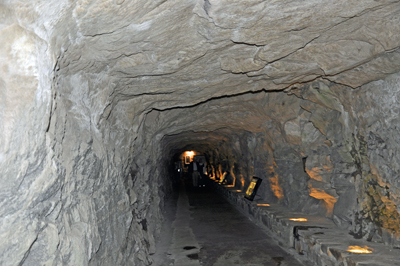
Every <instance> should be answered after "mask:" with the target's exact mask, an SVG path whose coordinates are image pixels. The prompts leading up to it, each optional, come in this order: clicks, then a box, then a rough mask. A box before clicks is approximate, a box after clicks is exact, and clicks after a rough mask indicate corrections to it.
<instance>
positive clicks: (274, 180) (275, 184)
mask: <svg viewBox="0 0 400 266" xmlns="http://www.w3.org/2000/svg"><path fill="white" fill-rule="evenodd" d="M272 164H273V166H269V167H268V172H270V173H274V176H272V177H269V184H270V187H271V190H272V191H273V192H274V194H275V196H276V197H277V198H278V200H281V199H283V189H282V188H281V186H280V185H279V177H278V175H277V174H276V172H275V170H274V169H275V168H278V166H277V165H276V163H275V161H273V162H272ZM274 167H275V168H274Z"/></svg>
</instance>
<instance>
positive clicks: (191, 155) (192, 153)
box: [185, 151, 194, 157]
mask: <svg viewBox="0 0 400 266" xmlns="http://www.w3.org/2000/svg"><path fill="white" fill-rule="evenodd" d="M185 155H186V156H190V157H193V155H194V152H193V151H187V152H186V153H185Z"/></svg>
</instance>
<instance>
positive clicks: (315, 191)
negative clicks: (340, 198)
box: [308, 184, 337, 216]
mask: <svg viewBox="0 0 400 266" xmlns="http://www.w3.org/2000/svg"><path fill="white" fill-rule="evenodd" d="M308 191H309V194H310V196H311V197H313V198H316V199H320V200H323V201H324V206H325V208H326V210H327V213H326V215H327V216H330V215H331V214H332V213H333V207H334V206H335V203H336V201H337V199H336V198H334V197H333V196H331V195H329V194H328V193H326V192H325V191H324V190H323V189H320V188H313V187H312V185H311V184H309V185H308Z"/></svg>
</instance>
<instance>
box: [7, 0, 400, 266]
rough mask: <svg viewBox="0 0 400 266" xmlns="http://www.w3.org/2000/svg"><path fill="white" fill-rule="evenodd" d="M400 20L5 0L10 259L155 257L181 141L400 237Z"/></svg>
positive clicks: (224, 165) (383, 6)
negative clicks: (399, 98) (170, 170)
mask: <svg viewBox="0 0 400 266" xmlns="http://www.w3.org/2000/svg"><path fill="white" fill-rule="evenodd" d="M399 13H400V3H399V1H394V0H391V1H389V0H385V1H372V0H370V1H362V2H360V1H335V2H332V1H311V0H310V1H291V0H285V1H259V0H250V1H236V0H235V1H214V0H206V1H202V0H196V1H183V2H182V1H165V0H163V1H161V0H159V1H129V0H102V1H101V0H80V1H72V2H71V1H67V0H62V1H59V0H50V1H48V0H47V1H44V0H38V1H30V2H26V1H19V0H6V1H3V2H2V3H0V43H2V48H1V49H0V66H1V68H0V178H1V185H0V225H1V226H0V238H1V239H2V241H1V243H0V254H1V255H0V264H1V265H39V264H41V265H128V264H131V265H149V264H150V263H151V262H150V261H149V256H148V255H149V254H150V253H152V252H154V248H155V240H154V239H155V237H156V236H157V233H158V232H159V230H160V222H161V220H162V214H161V208H162V203H163V199H164V197H165V195H166V193H167V191H168V190H169V189H170V188H171V182H172V181H171V180H169V179H168V178H166V175H168V171H167V169H166V168H167V165H168V164H169V163H170V161H169V159H170V158H171V156H172V155H173V153H174V152H178V151H183V150H184V149H186V148H196V149H198V150H200V151H202V152H204V153H207V154H208V155H209V157H210V159H211V163H212V164H213V165H214V167H215V168H218V169H221V171H224V170H227V169H229V171H230V172H231V173H232V174H233V176H235V178H236V184H235V185H236V186H237V187H238V188H244V187H246V186H247V184H248V182H249V178H250V177H251V176H252V175H257V176H260V177H263V178H264V179H265V182H263V186H262V187H261V188H260V194H261V195H262V197H264V198H265V199H267V200H271V201H279V202H281V203H282V204H285V205H287V206H289V207H290V208H292V209H297V210H303V211H308V212H314V213H318V214H320V215H326V216H329V217H332V219H334V221H335V222H336V223H337V224H338V225H339V226H342V227H346V228H349V230H351V232H352V233H353V234H354V235H355V236H357V237H365V238H370V239H374V240H377V241H385V242H388V243H389V244H392V245H398V244H397V243H395V242H393V241H394V239H396V233H397V234H398V233H399V225H398V222H397V218H398V216H399V207H398V206H399V204H400V202H399V195H400V184H399V183H398V180H397V178H396V177H397V174H398V172H399V167H400V166H399V165H398V163H397V162H398V161H399V160H397V156H398V154H399V147H398V144H397V140H398V139H399V131H398V124H399V122H398V110H399V103H398V101H397V91H398V88H399V87H400V81H399V74H395V73H398V72H399V71H400V55H399V47H400V39H399V38H400V37H399V34H397V33H398V32H399V25H400V23H399V22H400V21H399V18H400V16H399ZM389 74H393V75H392V76H389V77H388V75H389ZM354 88H355V89H354ZM283 90H285V92H283ZM232 181H233V179H232Z"/></svg>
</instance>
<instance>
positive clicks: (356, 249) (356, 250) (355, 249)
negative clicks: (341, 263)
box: [347, 246, 373, 254]
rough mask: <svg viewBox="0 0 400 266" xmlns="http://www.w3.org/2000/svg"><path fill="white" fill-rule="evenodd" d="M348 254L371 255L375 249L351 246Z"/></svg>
mask: <svg viewBox="0 0 400 266" xmlns="http://www.w3.org/2000/svg"><path fill="white" fill-rule="evenodd" d="M347 251H348V252H351V253H363V254H369V253H372V251H373V249H372V248H370V247H367V246H364V247H363V248H362V247H359V246H349V248H348V249H347Z"/></svg>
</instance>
